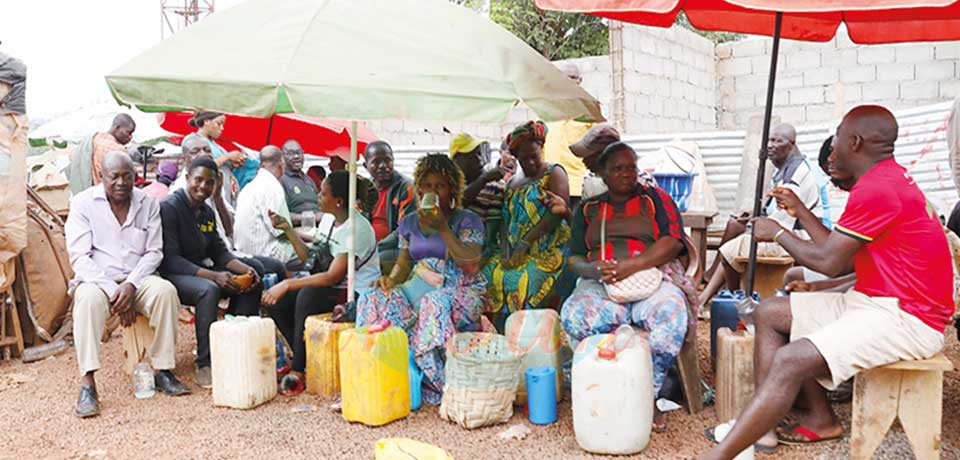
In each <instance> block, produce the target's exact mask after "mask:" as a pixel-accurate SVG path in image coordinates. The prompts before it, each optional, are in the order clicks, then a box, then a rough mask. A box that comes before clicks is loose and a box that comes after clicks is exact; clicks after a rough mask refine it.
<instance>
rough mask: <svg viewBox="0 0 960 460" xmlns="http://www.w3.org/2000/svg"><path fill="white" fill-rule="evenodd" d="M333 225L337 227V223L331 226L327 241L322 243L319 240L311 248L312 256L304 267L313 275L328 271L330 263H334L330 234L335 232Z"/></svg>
mask: <svg viewBox="0 0 960 460" xmlns="http://www.w3.org/2000/svg"><path fill="white" fill-rule="evenodd" d="M333 227H335V225H331V226H330V231H329V232H327V239H326V241H324V242H322V243H319V242H318V243H317V244H315V245H314V246H313V247H312V248H310V254H309V255H310V257H309V258H308V259H307V261H306V262H305V263H304V264H303V268H304V270H305V271H308V272H310V274H311V275H315V274H317V273H324V272H326V271H327V270H329V269H330V264H332V263H333V254H332V253H331V252H330V235H332V234H333Z"/></svg>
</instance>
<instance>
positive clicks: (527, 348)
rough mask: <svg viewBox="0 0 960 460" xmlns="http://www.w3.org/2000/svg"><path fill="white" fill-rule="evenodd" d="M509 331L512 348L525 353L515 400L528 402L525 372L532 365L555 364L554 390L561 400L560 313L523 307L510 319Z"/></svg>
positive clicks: (508, 321)
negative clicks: (524, 308) (523, 308)
mask: <svg viewBox="0 0 960 460" xmlns="http://www.w3.org/2000/svg"><path fill="white" fill-rule="evenodd" d="M505 332H506V336H507V345H508V346H509V347H510V351H512V352H514V353H517V354H519V355H522V356H523V358H522V359H521V365H520V376H519V377H520V380H519V381H520V384H519V386H518V387H517V399H516V400H515V401H514V403H515V404H518V405H523V404H525V403H526V401H527V387H526V379H525V377H524V375H525V372H526V370H527V369H529V368H531V367H552V368H553V369H554V370H555V372H554V378H555V380H556V387H557V388H556V390H555V392H554V393H555V395H556V398H557V401H559V400H560V398H561V397H562V395H563V368H562V366H563V359H562V356H561V347H562V346H563V341H562V340H563V339H562V337H563V336H562V334H563V326H562V324H561V323H560V315H558V314H557V312H556V311H554V310H549V309H538V310H520V311H518V312H515V313H513V314H511V315H510V317H509V318H507V322H506V327H505Z"/></svg>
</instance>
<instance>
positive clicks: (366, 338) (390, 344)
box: [339, 321, 410, 426]
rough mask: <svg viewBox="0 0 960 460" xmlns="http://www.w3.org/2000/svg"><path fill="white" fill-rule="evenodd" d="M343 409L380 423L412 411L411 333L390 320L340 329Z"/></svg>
mask: <svg viewBox="0 0 960 460" xmlns="http://www.w3.org/2000/svg"><path fill="white" fill-rule="evenodd" d="M339 344H340V400H341V403H342V407H341V413H342V414H343V418H344V419H346V420H347V421H349V422H360V423H363V424H365V425H369V426H380V425H385V424H387V423H390V422H392V421H394V420H399V419H401V418H404V417H406V416H407V415H409V414H410V368H409V359H410V355H409V349H408V346H407V335H406V334H405V333H404V332H403V329H400V328H399V327H395V326H390V322H389V321H385V322H383V323H378V324H374V325H370V326H367V327H360V328H354V329H346V330H344V331H342V332H340V339H339Z"/></svg>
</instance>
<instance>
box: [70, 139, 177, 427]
mask: <svg viewBox="0 0 960 460" xmlns="http://www.w3.org/2000/svg"><path fill="white" fill-rule="evenodd" d="M101 166H102V167H98V168H97V170H98V171H100V180H101V181H102V184H101V185H98V186H94V187H90V188H88V189H86V190H84V191H83V192H81V193H80V194H78V195H76V196H74V197H73V199H72V200H70V216H69V217H68V218H67V224H66V239H67V249H68V251H69V253H70V265H71V266H72V267H73V271H74V273H75V275H74V279H73V281H72V282H71V285H72V286H74V287H75V291H74V293H73V302H74V303H73V340H74V344H75V345H74V346H75V348H76V350H77V365H78V366H79V367H80V375H81V376H82V379H81V382H82V386H81V388H80V399H79V400H78V401H77V410H76V414H77V416H78V417H80V418H86V417H93V416H95V415H97V414H99V413H100V403H99V401H98V396H97V385H96V382H95V381H94V378H93V374H94V372H96V371H97V369H99V368H100V339H101V337H103V330H104V327H105V325H106V321H107V317H108V316H110V315H111V314H114V315H119V316H120V323H121V324H122V325H123V326H130V325H131V324H133V322H134V321H135V320H136V318H137V313H140V314H143V315H144V316H147V317H148V318H149V319H150V325H151V326H152V327H153V328H154V335H153V343H152V344H150V348H149V350H150V351H149V353H150V355H149V358H150V363H151V364H152V365H153V368H154V369H155V370H156V371H157V373H156V376H155V377H154V379H155V381H156V385H157V388H158V389H160V391H162V392H164V393H166V394H168V395H171V396H179V395H183V394H187V393H190V390H188V389H187V387H185V386H184V385H183V384H182V383H180V381H179V380H177V378H176V377H174V375H173V373H172V372H171V370H172V369H173V368H174V367H176V360H175V359H174V353H175V352H176V337H177V308H178V307H179V306H180V302H179V300H178V299H177V290H176V289H174V287H173V285H171V284H170V283H169V282H167V281H165V280H163V279H161V278H159V277H157V276H154V275H153V273H154V272H155V271H156V270H157V267H158V266H160V261H161V260H162V259H163V235H162V228H161V224H160V205H159V204H157V201H156V200H154V199H153V198H152V197H150V196H149V195H147V194H146V193H144V192H143V191H141V190H138V189H135V188H134V187H133V180H134V179H133V178H134V172H133V171H134V168H133V162H132V161H131V160H130V157H129V156H128V155H127V154H126V153H123V152H111V153H109V154H107V156H106V158H105V159H104V162H103V164H102V165H101Z"/></svg>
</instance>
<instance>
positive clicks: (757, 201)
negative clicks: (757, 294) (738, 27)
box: [747, 12, 783, 298]
mask: <svg viewBox="0 0 960 460" xmlns="http://www.w3.org/2000/svg"><path fill="white" fill-rule="evenodd" d="M782 25H783V13H782V12H777V19H776V23H775V24H774V27H773V49H772V50H771V52H770V75H769V77H768V78H767V106H766V108H765V109H764V112H763V137H761V141H760V167H759V169H758V170H757V187H756V189H755V191H754V195H753V216H754V217H757V216H759V215H760V208H761V204H762V203H763V183H764V180H765V178H764V177H763V176H764V172H765V171H766V167H767V139H769V138H770V119H771V118H772V116H773V90H774V88H775V87H776V83H777V57H778V56H779V55H780V28H781V26H782ZM756 271H757V240H755V239H753V238H750V260H749V264H748V266H747V297H748V298H749V297H750V295H751V293H752V292H753V283H754V280H755V275H756Z"/></svg>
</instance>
